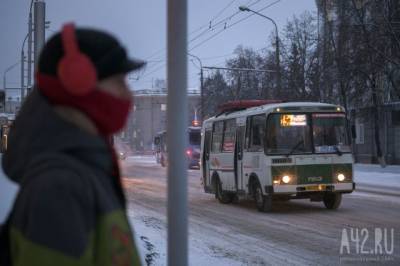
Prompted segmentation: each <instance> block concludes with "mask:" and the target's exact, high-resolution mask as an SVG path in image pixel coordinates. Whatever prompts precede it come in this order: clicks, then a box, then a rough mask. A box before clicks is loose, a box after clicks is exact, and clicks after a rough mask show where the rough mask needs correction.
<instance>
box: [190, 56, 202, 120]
mask: <svg viewBox="0 0 400 266" xmlns="http://www.w3.org/2000/svg"><path fill="white" fill-rule="evenodd" d="M188 55H190V56H192V57H194V58H196V59H197V61H199V64H200V106H201V112H200V115H201V123H202V124H203V120H204V109H203V107H204V102H203V99H204V90H203V89H204V87H203V64H202V63H201V60H200V58H199V57H197V56H195V55H193V54H190V53H188Z"/></svg>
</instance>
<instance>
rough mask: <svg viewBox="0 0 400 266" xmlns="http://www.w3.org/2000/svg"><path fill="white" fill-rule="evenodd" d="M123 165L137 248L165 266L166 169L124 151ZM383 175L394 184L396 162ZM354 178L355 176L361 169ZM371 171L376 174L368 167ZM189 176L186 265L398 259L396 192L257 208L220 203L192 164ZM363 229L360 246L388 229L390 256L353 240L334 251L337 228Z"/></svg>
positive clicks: (371, 244)
mask: <svg viewBox="0 0 400 266" xmlns="http://www.w3.org/2000/svg"><path fill="white" fill-rule="evenodd" d="M122 167H123V170H124V180H123V182H124V187H125V190H126V195H127V198H128V201H129V216H130V218H131V221H132V223H133V225H134V227H135V231H136V232H137V237H138V239H139V244H140V246H141V247H142V253H143V254H144V255H145V256H146V261H147V262H148V264H149V265H166V238H167V233H166V228H167V225H166V177H165V176H166V174H165V169H164V168H162V167H161V166H158V165H157V164H155V162H154V159H153V158H151V157H131V158H128V159H127V160H126V161H124V162H122ZM367 172H371V173H372V171H370V170H367ZM378 172H379V171H378ZM357 174H358V177H357ZM389 174H393V176H394V179H393V180H392V181H393V182H395V184H392V187H395V185H397V183H396V174H397V168H395V169H394V173H392V172H390V173H389ZM374 176H375V177H374ZM398 177H399V178H400V171H399V174H398ZM356 178H358V179H360V178H362V171H360V169H358V172H357V173H356ZM374 178H379V176H376V174H371V177H370V179H374ZM378 181H379V180H378ZM397 181H399V183H400V179H398V180H397ZM188 183H189V208H190V217H189V263H190V265H317V264H318V265H337V264H339V263H343V264H346V263H347V264H351V265H353V264H359V265H361V264H363V265H364V264H366V263H367V264H368V262H371V263H373V262H376V261H377V260H378V261H379V262H385V263H387V264H389V265H390V264H393V265H399V262H400V222H399V221H400V197H396V196H389V195H385V194H372V193H365V192H355V193H353V194H350V195H344V197H343V201H342V206H341V207H340V208H339V210H337V211H329V210H326V209H325V207H324V206H323V204H322V203H319V202H310V201H308V200H293V201H289V202H283V203H278V204H276V206H275V207H274V212H272V213H259V212H257V210H256V208H255V207H254V204H253V202H251V201H243V202H240V203H238V204H228V205H223V204H220V203H218V202H217V200H215V198H214V196H213V195H210V194H205V193H204V192H203V189H202V187H201V184H200V171H198V170H190V171H189V176H188ZM370 183H371V182H370ZM364 228H365V230H367V231H368V232H370V235H369V237H367V238H365V239H361V240H365V241H364V242H365V243H363V247H364V248H365V250H366V251H371V250H372V251H373V250H374V248H375V242H374V238H373V237H372V233H373V232H374V230H376V229H377V228H378V229H382V230H384V229H388V230H389V231H390V230H393V232H394V244H393V245H394V251H393V252H392V253H391V254H390V256H378V255H379V254H378V255H377V253H376V252H375V253H374V252H372V254H359V251H357V247H356V243H355V242H354V243H353V242H351V243H350V253H348V252H342V254H341V253H340V250H341V246H342V245H343V232H344V231H346V232H347V231H349V232H350V230H354V232H355V231H356V230H362V229H364ZM349 237H350V235H349ZM361 244H362V243H361ZM342 251H343V247H342ZM370 253H371V252H370Z"/></svg>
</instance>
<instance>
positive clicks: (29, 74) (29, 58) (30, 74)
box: [22, 6, 33, 90]
mask: <svg viewBox="0 0 400 266" xmlns="http://www.w3.org/2000/svg"><path fill="white" fill-rule="evenodd" d="M32 24H33V23H32V6H31V11H30V12H29V21H28V82H27V84H26V86H27V88H28V90H29V89H30V88H31V86H32V61H33V60H32V32H33V28H32V26H33V25H32ZM22 49H23V46H22Z"/></svg>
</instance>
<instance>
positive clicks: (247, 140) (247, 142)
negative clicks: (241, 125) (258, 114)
mask: <svg viewBox="0 0 400 266" xmlns="http://www.w3.org/2000/svg"><path fill="white" fill-rule="evenodd" d="M250 129H251V117H247V119H246V133H245V134H246V135H245V139H244V149H245V150H247V149H249V148H250V131H251V130H250Z"/></svg>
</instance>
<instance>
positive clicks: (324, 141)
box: [312, 114, 350, 153]
mask: <svg viewBox="0 0 400 266" xmlns="http://www.w3.org/2000/svg"><path fill="white" fill-rule="evenodd" d="M312 117H313V139H314V146H315V152H316V153H334V152H339V153H340V152H350V145H349V142H348V138H347V134H346V123H345V114H313V115H312Z"/></svg>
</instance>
